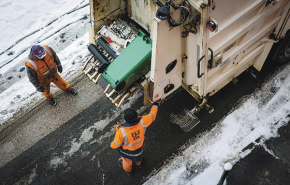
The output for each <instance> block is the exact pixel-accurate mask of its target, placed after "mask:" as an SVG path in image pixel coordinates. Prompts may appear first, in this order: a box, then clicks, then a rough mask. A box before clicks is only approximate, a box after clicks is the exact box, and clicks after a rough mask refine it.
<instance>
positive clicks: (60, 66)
mask: <svg viewBox="0 0 290 185" xmlns="http://www.w3.org/2000/svg"><path fill="white" fill-rule="evenodd" d="M57 70H58V72H59V73H62V65H59V66H57Z"/></svg>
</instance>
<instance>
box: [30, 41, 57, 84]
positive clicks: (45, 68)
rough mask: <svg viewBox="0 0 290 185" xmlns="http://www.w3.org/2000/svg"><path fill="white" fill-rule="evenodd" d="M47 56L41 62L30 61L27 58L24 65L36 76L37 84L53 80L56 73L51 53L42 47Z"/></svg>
mask: <svg viewBox="0 0 290 185" xmlns="http://www.w3.org/2000/svg"><path fill="white" fill-rule="evenodd" d="M43 48H44V50H45V51H46V53H47V55H46V56H45V57H44V59H43V60H32V59H30V58H29V57H27V60H26V61H25V65H26V66H28V67H30V68H31V69H33V70H34V71H35V72H36V74H37V80H38V82H39V84H47V83H48V82H51V81H53V80H54V78H55V74H56V73H57V66H56V63H55V61H54V57H53V55H52V51H51V50H50V48H49V47H48V46H46V45H45V46H43Z"/></svg>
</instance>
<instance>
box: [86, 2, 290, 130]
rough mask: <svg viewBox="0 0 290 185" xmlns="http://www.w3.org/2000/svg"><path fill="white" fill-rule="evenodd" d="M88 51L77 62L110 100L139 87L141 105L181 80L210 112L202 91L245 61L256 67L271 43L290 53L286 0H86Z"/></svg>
mask: <svg viewBox="0 0 290 185" xmlns="http://www.w3.org/2000/svg"><path fill="white" fill-rule="evenodd" d="M90 10H91V12H90V13H91V22H92V27H91V28H90V30H89V45H88V50H89V51H90V53H91V57H90V58H89V59H88V60H87V61H86V62H85V65H84V66H83V68H82V70H83V72H84V73H85V74H86V75H87V76H88V77H89V79H90V80H92V81H93V82H94V83H98V81H99V80H100V78H103V79H105V81H106V82H107V83H108V85H107V87H106V88H105V91H104V93H105V94H106V96H107V97H108V98H109V99H110V100H111V101H112V103H113V104H115V105H116V106H117V107H120V106H122V104H123V103H124V102H125V101H126V100H127V99H128V97H130V96H132V95H133V94H134V93H135V92H136V91H137V90H139V89H142V92H143V94H144V105H147V106H148V105H150V104H151V103H152V102H155V101H157V100H160V99H164V98H166V97H167V96H169V95H170V94H172V93H173V92H175V91H176V90H177V89H179V88H180V87H183V88H184V89H185V90H186V91H187V92H188V93H190V94H191V95H192V96H193V98H195V99H196V100H197V102H198V103H197V104H198V106H196V107H194V108H193V109H192V110H189V111H188V112H187V114H188V115H190V119H191V120H193V121H191V122H190V121H184V120H183V121H182V122H187V124H188V125H186V126H185V128H184V130H185V131H186V130H190V129H192V128H193V127H194V126H195V125H196V124H197V123H198V122H199V121H198V118H197V117H196V116H195V113H197V112H199V111H200V110H201V109H203V108H206V109H207V110H208V111H209V112H212V111H213V110H214V108H213V107H212V106H210V104H209V102H208V97H210V96H213V95H214V94H215V93H217V92H218V91H219V90H220V89H222V88H223V87H224V86H226V85H227V84H228V83H229V82H231V81H233V80H234V79H236V77H237V76H239V75H240V74H241V73H242V72H244V71H245V70H247V69H249V68H254V69H255V70H256V71H260V70H261V69H262V67H263V64H264V62H265V60H266V58H267V56H268V54H269V52H270V50H271V48H272V46H273V44H274V43H276V42H279V41H280V40H281V42H282V43H281V44H280V45H279V48H278V49H277V51H276V52H275V54H274V55H273V56H272V58H273V59H274V60H275V61H276V62H286V61H288V60H289V59H290V46H289V43H290V33H289V31H288V30H289V28H290V21H289V16H290V1H289V0H242V1H238V0H106V1H102V0H90Z"/></svg>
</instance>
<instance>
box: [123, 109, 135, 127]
mask: <svg viewBox="0 0 290 185" xmlns="http://www.w3.org/2000/svg"><path fill="white" fill-rule="evenodd" d="M124 119H125V120H126V122H128V123H134V122H136V121H137V120H138V114H137V112H136V111H135V110H133V109H130V108H129V109H126V110H125V111H124Z"/></svg>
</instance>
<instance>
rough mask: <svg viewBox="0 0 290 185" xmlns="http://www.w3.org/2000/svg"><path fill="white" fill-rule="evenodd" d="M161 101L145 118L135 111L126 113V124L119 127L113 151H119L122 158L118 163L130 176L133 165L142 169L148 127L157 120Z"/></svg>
mask: <svg viewBox="0 0 290 185" xmlns="http://www.w3.org/2000/svg"><path fill="white" fill-rule="evenodd" d="M158 106H159V101H157V102H155V103H154V104H153V106H152V108H151V110H150V113H149V114H147V115H145V116H138V114H137V112H136V111H135V110H133V109H130V108H129V109H126V110H125V111H124V119H125V121H126V122H125V123H123V124H120V125H117V129H116V134H115V138H114V141H113V142H112V143H111V148H112V149H118V151H119V153H120V155H121V158H120V159H119V161H118V163H119V165H120V167H121V168H123V170H124V171H125V172H126V173H127V174H128V175H129V174H130V173H131V172H132V168H133V164H134V165H135V166H136V167H137V169H140V168H141V166H142V163H141V162H142V158H143V144H144V139H145V132H146V129H147V127H149V126H150V125H151V123H152V122H153V121H154V120H155V118H156V115H157V112H158Z"/></svg>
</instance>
